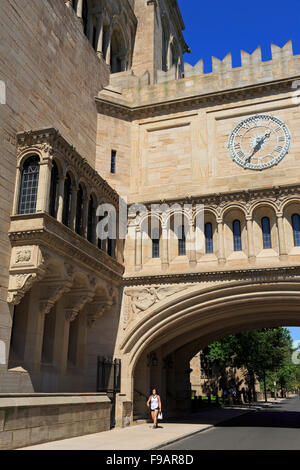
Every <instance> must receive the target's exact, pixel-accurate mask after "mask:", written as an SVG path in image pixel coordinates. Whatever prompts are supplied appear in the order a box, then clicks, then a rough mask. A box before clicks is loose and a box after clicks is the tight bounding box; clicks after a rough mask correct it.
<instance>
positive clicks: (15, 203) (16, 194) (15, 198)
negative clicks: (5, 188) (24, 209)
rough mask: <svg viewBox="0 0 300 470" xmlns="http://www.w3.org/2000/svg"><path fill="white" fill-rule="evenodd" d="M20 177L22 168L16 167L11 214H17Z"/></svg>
mask: <svg viewBox="0 0 300 470" xmlns="http://www.w3.org/2000/svg"><path fill="white" fill-rule="evenodd" d="M21 179H22V168H21V167H17V176H16V185H15V194H14V204H13V214H17V213H18V210H19V198H20V190H21Z"/></svg>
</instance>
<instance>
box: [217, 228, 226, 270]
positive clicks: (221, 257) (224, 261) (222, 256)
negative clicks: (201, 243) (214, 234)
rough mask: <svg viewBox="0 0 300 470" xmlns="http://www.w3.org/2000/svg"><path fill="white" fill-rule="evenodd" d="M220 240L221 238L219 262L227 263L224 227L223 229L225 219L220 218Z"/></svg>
mask: <svg viewBox="0 0 300 470" xmlns="http://www.w3.org/2000/svg"><path fill="white" fill-rule="evenodd" d="M217 223H218V240H219V256H218V262H219V264H225V263H226V259H225V248H224V229H223V220H222V219H218V220H217Z"/></svg>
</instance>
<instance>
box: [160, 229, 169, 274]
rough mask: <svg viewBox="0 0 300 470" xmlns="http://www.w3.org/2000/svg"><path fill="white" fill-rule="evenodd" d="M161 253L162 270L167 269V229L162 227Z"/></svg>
mask: <svg viewBox="0 0 300 470" xmlns="http://www.w3.org/2000/svg"><path fill="white" fill-rule="evenodd" d="M161 241H162V253H161V265H162V269H167V268H168V267H169V250H168V227H167V226H162V240H161Z"/></svg>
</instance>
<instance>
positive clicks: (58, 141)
mask: <svg viewBox="0 0 300 470" xmlns="http://www.w3.org/2000/svg"><path fill="white" fill-rule="evenodd" d="M17 141H18V153H19V154H22V152H24V151H27V150H30V148H36V147H40V148H41V149H42V150H44V151H45V152H47V153H48V154H49V155H52V156H55V154H60V155H62V156H63V158H64V159H65V160H66V161H67V162H68V163H69V164H71V165H73V166H74V168H75V169H77V171H78V172H79V173H81V174H82V176H84V177H85V178H86V179H87V181H89V182H90V183H91V185H94V186H95V187H97V188H98V189H100V191H101V195H102V196H103V197H104V198H105V199H106V200H107V202H113V203H114V204H115V205H118V204H119V196H118V194H117V192H116V191H115V190H114V189H113V188H112V187H111V186H110V185H109V184H108V183H107V181H105V180H104V179H103V178H102V177H101V176H100V175H99V173H98V172H97V171H96V170H94V168H92V167H91V165H90V164H89V163H88V161H87V160H86V158H83V157H81V155H79V153H78V152H77V150H76V149H75V147H73V146H72V145H70V144H69V143H68V142H67V141H66V139H65V138H64V137H62V135H61V134H60V133H59V131H57V130H56V129H54V128H52V127H51V128H46V129H39V130H29V131H25V132H18V133H17Z"/></svg>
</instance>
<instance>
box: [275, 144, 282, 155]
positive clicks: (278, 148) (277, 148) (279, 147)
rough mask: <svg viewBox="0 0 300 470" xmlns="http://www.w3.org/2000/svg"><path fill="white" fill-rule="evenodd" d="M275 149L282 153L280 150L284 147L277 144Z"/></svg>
mask: <svg viewBox="0 0 300 470" xmlns="http://www.w3.org/2000/svg"><path fill="white" fill-rule="evenodd" d="M274 150H275V151H276V152H278V153H280V152H281V150H282V147H281V145H277V147H275V149H274Z"/></svg>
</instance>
